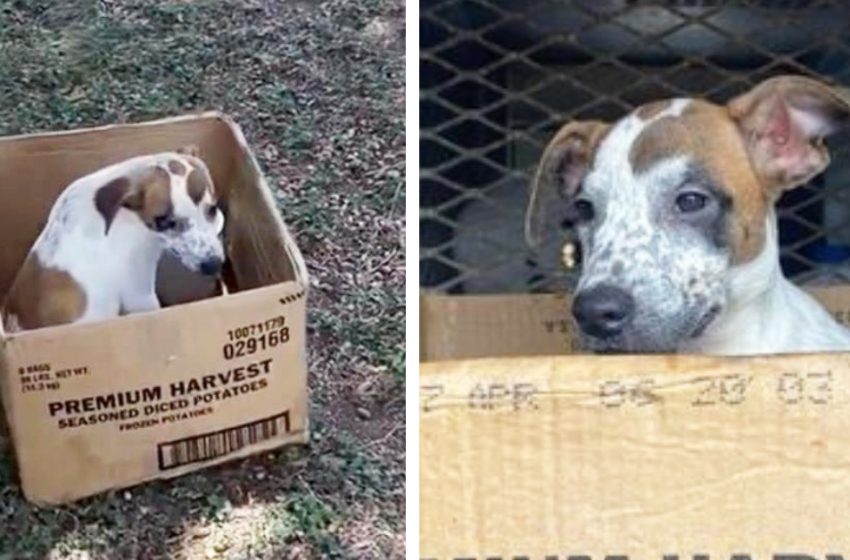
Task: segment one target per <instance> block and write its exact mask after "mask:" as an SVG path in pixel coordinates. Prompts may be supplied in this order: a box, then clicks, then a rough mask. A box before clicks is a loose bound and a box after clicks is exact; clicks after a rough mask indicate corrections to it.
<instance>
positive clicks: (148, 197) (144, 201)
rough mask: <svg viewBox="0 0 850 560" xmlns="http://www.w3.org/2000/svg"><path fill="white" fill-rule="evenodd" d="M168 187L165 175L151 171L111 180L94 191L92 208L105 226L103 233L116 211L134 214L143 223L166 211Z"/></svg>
mask: <svg viewBox="0 0 850 560" xmlns="http://www.w3.org/2000/svg"><path fill="white" fill-rule="evenodd" d="M169 185H170V181H169V175H168V173H167V172H166V171H164V170H163V169H161V168H159V167H153V168H150V169H147V170H145V171H144V172H143V173H141V174H137V175H131V176H129V177H118V178H115V179H113V180H112V181H110V182H108V183H107V184H105V185H103V186H102V187H100V188H99V189H97V191H95V195H94V204H95V207H96V208H97V211H98V212H100V214H101V215H102V216H103V219H104V221H105V222H106V232H109V227H110V226H111V225H112V221H113V220H114V219H115V214H117V213H118V210H119V209H120V208H126V209H128V210H132V211H134V212H138V213H139V214H140V215H142V219H144V220H147V218H148V217H149V216H151V215H154V214H162V213H163V212H166V211H167V210H169V209H170V206H171V194H170V191H169Z"/></svg>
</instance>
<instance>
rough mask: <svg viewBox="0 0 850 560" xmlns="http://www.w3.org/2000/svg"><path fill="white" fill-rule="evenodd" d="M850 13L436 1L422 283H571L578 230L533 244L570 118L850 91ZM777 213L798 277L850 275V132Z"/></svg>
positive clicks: (697, 4)
mask: <svg viewBox="0 0 850 560" xmlns="http://www.w3.org/2000/svg"><path fill="white" fill-rule="evenodd" d="M848 27H850V3H848V2H844V1H840V0H821V1H795V0H773V1H760V2H759V1H740V2H727V1H711V0H679V1H668V2H647V1H640V0H524V1H513V0H422V2H421V8H420V41H421V44H420V76H421V78H420V81H421V91H420V122H421V130H420V161H421V174H420V177H421V178H420V221H419V226H420V239H421V241H420V244H421V246H420V285H421V286H422V288H423V289H426V290H433V291H441V292H448V293H509V292H539V291H543V292H547V291H556V290H562V289H570V288H571V287H572V286H573V284H574V282H575V279H576V275H577V274H578V272H577V271H572V272H569V273H567V272H566V271H564V270H562V269H561V267H560V264H559V262H560V259H559V255H560V246H561V244H562V242H563V240H564V239H565V238H566V237H567V236H568V234H569V232H568V231H559V232H553V233H552V235H551V237H550V238H549V239H547V240H546V242H544V243H543V244H542V246H540V247H538V248H536V249H534V250H532V249H531V248H530V247H528V246H527V245H526V244H525V240H524V237H523V234H522V227H523V225H522V224H523V216H524V211H525V205H526V203H527V200H528V192H529V189H528V185H529V180H530V178H531V177H532V175H533V172H534V169H535V167H536V164H537V160H538V158H539V156H540V154H541V153H542V150H543V147H544V146H545V143H546V142H547V141H548V139H549V138H550V137H551V136H552V135H553V134H554V132H555V131H556V130H557V128H558V127H559V126H560V125H561V124H563V123H565V122H567V121H569V120H572V119H603V120H609V121H610V120H615V119H617V118H619V117H620V116H622V115H623V114H625V113H626V112H628V111H631V110H632V109H634V108H635V107H637V106H640V105H642V104H644V103H646V102H649V101H653V100H656V99H663V98H669V97H677V96H687V97H704V98H707V99H710V100H712V101H716V102H723V101H726V100H728V99H729V98H730V97H732V96H734V95H736V94H739V93H742V92H743V91H746V90H747V89H749V88H750V87H752V86H753V85H755V84H756V83H758V82H760V81H762V80H764V79H766V78H768V77H771V76H775V75H778V74H786V73H793V74H805V75H809V76H813V77H817V78H820V79H823V80H825V81H827V82H830V83H833V84H836V85H842V86H846V85H848V84H850V33H848V31H850V29H848ZM828 145H829V147H830V151H831V154H832V161H833V163H832V165H831V166H830V167H829V168H828V169H827V170H826V172H824V173H823V174H822V175H821V176H819V177H817V178H815V179H814V180H812V181H811V182H810V183H809V184H807V185H805V186H803V187H800V188H798V189H794V190H792V191H789V192H788V193H787V194H786V195H785V196H784V197H783V198H782V200H781V201H780V203H779V222H780V224H779V226H780V242H781V246H782V251H781V260H782V267H783V269H784V270H785V273H786V274H787V275H788V276H789V277H791V278H792V279H794V280H795V281H797V282H798V283H805V284H815V283H819V284H829V283H837V282H838V283H845V282H847V281H849V279H850V189H848V188H846V187H847V186H848V182H850V181H848V179H850V134H847V133H844V132H842V133H839V134H837V135H835V136H833V137H831V138H830V139H829V140H828Z"/></svg>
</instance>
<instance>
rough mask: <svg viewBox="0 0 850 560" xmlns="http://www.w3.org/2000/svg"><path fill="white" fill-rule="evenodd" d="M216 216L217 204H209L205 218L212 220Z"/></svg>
mask: <svg viewBox="0 0 850 560" xmlns="http://www.w3.org/2000/svg"><path fill="white" fill-rule="evenodd" d="M217 215H218V204H210V205H209V206H208V207H207V218H209V219H210V220H214V219H215V217H216V216H217Z"/></svg>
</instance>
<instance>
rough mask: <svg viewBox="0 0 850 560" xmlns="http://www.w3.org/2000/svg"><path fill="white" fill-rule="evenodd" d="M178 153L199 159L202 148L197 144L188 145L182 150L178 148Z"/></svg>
mask: <svg viewBox="0 0 850 560" xmlns="http://www.w3.org/2000/svg"><path fill="white" fill-rule="evenodd" d="M177 153H178V154H184V155H187V156H192V157H196V158H199V157H201V148H199V147H198V145H197V144H187V145H185V146H183V147H182V148H178V149H177Z"/></svg>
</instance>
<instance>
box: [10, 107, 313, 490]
mask: <svg viewBox="0 0 850 560" xmlns="http://www.w3.org/2000/svg"><path fill="white" fill-rule="evenodd" d="M187 144H196V145H198V146H199V147H200V151H201V157H202V158H203V159H204V160H205V162H206V163H207V165H208V167H209V168H210V173H211V175H212V177H213V181H214V183H215V185H216V189H217V191H218V192H219V194H220V200H221V203H222V206H223V208H224V212H225V215H226V217H227V218H226V227H225V233H224V239H225V249H226V252H227V256H228V264H227V265H226V270H225V279H226V284H227V290H224V291H225V292H226V293H224V294H220V292H221V291H222V290H218V289H217V288H216V286H215V285H211V284H209V282H204V281H201V280H200V279H199V278H198V277H197V276H195V275H193V274H191V273H189V272H188V271H187V270H186V269H182V270H181V269H180V268H181V267H180V266H179V265H177V264H176V263H175V262H174V261H172V262H168V261H163V263H162V264H161V266H160V270H159V275H158V292H159V293H160V296H161V298H162V300H163V301H164V302H166V303H171V304H175V305H171V306H169V307H166V308H164V309H161V310H159V311H156V312H152V313H139V314H134V315H128V316H124V317H120V318H117V319H113V320H109V321H104V322H98V323H91V324H84V325H69V326H59V327H51V328H46V329H39V330H34V331H26V332H22V333H3V334H2V341H0V344H2V346H0V390H2V396H3V406H4V409H5V414H6V419H7V423H8V427H9V432H10V434H11V437H12V442H13V445H14V449H15V454H16V458H17V464H18V471H19V474H20V479H21V485H22V487H23V491H24V494H25V495H26V497H27V498H28V499H29V500H31V501H33V502H35V503H38V504H58V503H63V502H68V501H71V500H75V499H77V498H81V497H84V496H88V495H91V494H95V493H98V492H102V491H104V490H107V489H112V488H120V487H125V486H130V485H133V484H136V483H139V482H142V481H145V480H151V479H155V478H166V477H173V476H178V475H181V474H184V473H186V472H190V471H194V470H198V469H201V468H204V467H208V466H210V465H214V464H218V463H221V462H224V461H228V460H231V459H235V458H237V457H244V456H246V455H250V454H253V453H257V452H259V451H263V450H267V449H271V448H275V447H278V446H281V445H283V444H287V443H300V442H306V441H307V429H308V426H307V387H306V382H307V373H306V364H305V301H306V291H307V283H308V282H307V273H306V270H305V267H304V262H303V259H302V257H301V254H300V252H299V250H298V248H297V247H296V245H295V243H294V241H293V239H292V237H291V236H290V235H289V233H288V232H287V230H286V227H285V226H284V224H283V222H282V220H281V219H280V216H279V214H278V211H277V209H276V208H275V204H274V201H273V199H272V195H271V192H270V190H269V187H268V185H267V184H266V181H265V179H264V178H263V175H262V173H261V171H260V169H259V166H258V164H257V161H256V159H255V157H254V156H253V154H252V153H251V151H250V149H249V148H248V146H247V144H246V142H245V138H244V136H243V135H242V133H241V131H240V130H239V128H238V126H236V124H234V123H233V122H232V121H231V120H230V119H228V118H227V117H226V116H223V115H220V114H217V113H205V114H202V115H198V116H191V117H182V118H175V119H167V120H161V121H156V122H150V123H143V124H136V125H121V126H107V127H101V128H93V129H86V130H78V131H72V132H60V133H49V134H34V135H26V136H18V137H12V138H3V139H0V239H3V243H2V244H0V294H4V293H5V292H6V290H8V288H9V285H10V283H11V281H12V279H13V277H14V275H15V274H16V272H17V270H18V267H19V266H20V264H21V263H22V262H23V260H24V258H25V256H26V253H27V252H28V250H29V248H30V247H31V246H32V243H33V242H34V241H35V238H36V237H37V235H38V233H39V231H40V230H41V228H42V227H43V225H44V222H45V219H46V216H47V214H48V212H49V210H50V208H51V206H52V204H53V201H54V200H55V199H56V197H57V196H58V194H59V193H60V192H61V191H62V189H63V188H64V187H66V186H67V185H68V184H69V183H70V182H71V181H72V180H74V179H76V178H78V177H80V176H83V175H85V174H87V173H90V172H92V171H94V170H96V169H99V168H101V167H104V166H106V165H109V164H111V163H114V162H117V161H120V160H123V159H126V158H128V157H131V156H134V155H141V154H146V153H154V152H157V151H166V150H173V149H176V148H179V147H181V146H184V145H187ZM178 303H182V304H180V305H176V304H178Z"/></svg>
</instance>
